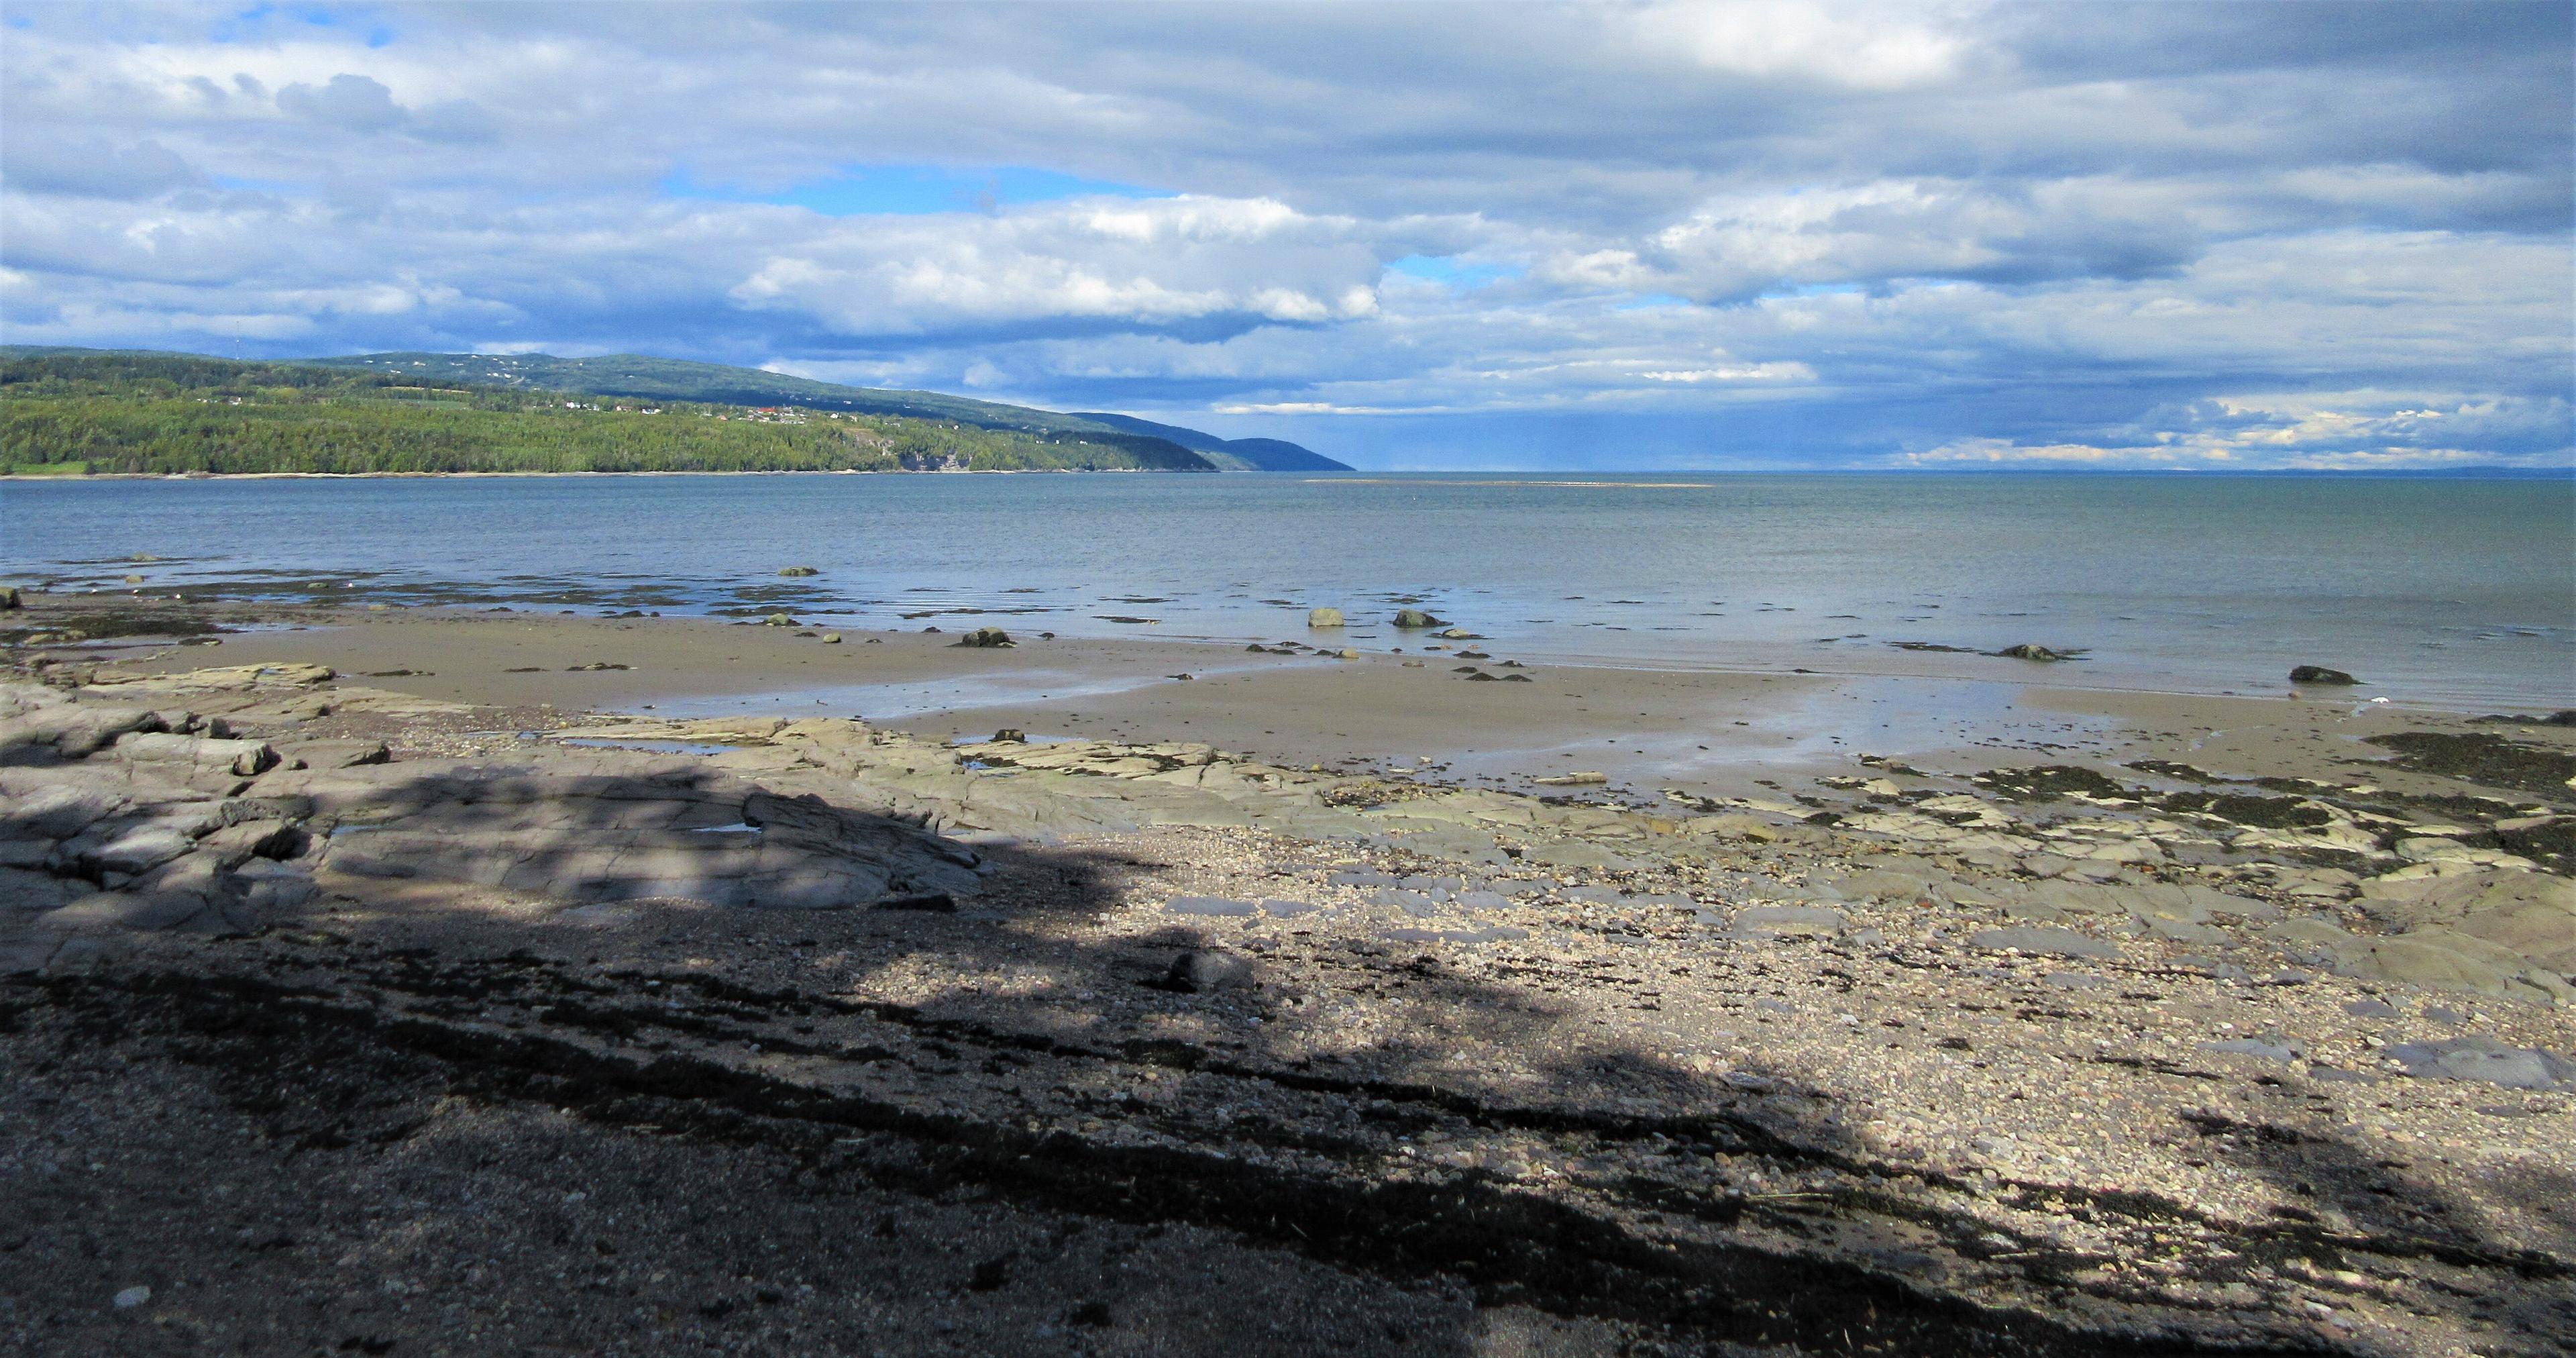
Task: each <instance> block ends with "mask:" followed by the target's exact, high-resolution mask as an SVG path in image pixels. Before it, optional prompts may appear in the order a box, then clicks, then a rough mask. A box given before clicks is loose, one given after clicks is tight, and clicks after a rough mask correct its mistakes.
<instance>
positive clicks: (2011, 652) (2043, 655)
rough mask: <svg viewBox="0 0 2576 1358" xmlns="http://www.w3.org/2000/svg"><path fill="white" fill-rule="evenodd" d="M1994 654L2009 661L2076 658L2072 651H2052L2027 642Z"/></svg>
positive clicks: (2007, 647)
mask: <svg viewBox="0 0 2576 1358" xmlns="http://www.w3.org/2000/svg"><path fill="white" fill-rule="evenodd" d="M1995 654H1996V655H1999V656H2003V657H2005V658H2006V659H2010V660H2039V661H2052V660H2072V659H2074V658H2075V656H2076V652H2073V651H2052V650H2050V649H2049V648H2047V647H2045V646H2038V645H2033V644H2032V643H2030V642H2027V641H2025V642H2023V643H2022V644H2020V645H2018V646H2006V647H2005V648H2003V649H2002V650H2000V651H1997V652H1995Z"/></svg>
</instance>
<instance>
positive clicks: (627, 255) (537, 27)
mask: <svg viewBox="0 0 2576 1358" xmlns="http://www.w3.org/2000/svg"><path fill="white" fill-rule="evenodd" d="M2459 9H2460V7H2451V8H2450V9H2447V10H2445V11H2443V13H2444V14H2445V15H2450V16H2456V15H2457V13H2458V11H2459ZM2547 9H2548V7H2532V6H2511V5H2505V6H2495V7H2479V8H2478V9H2477V12H2476V15H2475V21H2474V22H2470V21H2468V20H2466V19H2461V20H2460V21H2459V22H2448V23H2440V24H2428V22H2427V21H2426V20H2425V19H2424V17H2423V15H2422V14H2421V13H2419V12H2418V11H2415V10H2411V9H2408V8H2406V7H2403V6H2379V7H2372V8H2368V9H2365V10H2359V11H2347V10H2333V11H2328V10H2324V9H2310V8H2282V7H2277V6H2253V7H2232V6H2226V5H2204V6H2191V7H2149V8H2144V9H2135V10H2131V9H2120V10H2104V9H2098V8H2092V7H2074V6H2060V7H2037V8H2003V9H1995V8H1988V7H1985V6H1982V5H1973V4H1959V5H1939V6H1869V5H1768V4H1719V5H1698V4H1692V5H1680V4H1646V5H1637V6H1618V7H1608V8H1583V7H1539V6H1502V7H1490V8H1487V9H1484V10H1479V11H1476V12H1475V22H1473V23H1465V24H1462V23H1460V22H1459V16H1460V15H1461V14H1462V13H1463V12H1462V11H1459V10H1455V9H1441V8H1436V7H1435V8H1428V9H1419V10H1417V9H1411V8H1406V7H1328V8H1320V9H1318V8H1297V9H1293V10H1270V9H1265V8H1261V7H1251V6H1228V7H1170V8H1164V7H1156V8H1146V9H1135V10H1129V9H1119V8H1110V7H1093V8H1085V9H1081V10H1050V9H1043V8H1041V9H1034V10H1014V11H1010V12H1009V15H1008V17H1007V19H1006V18H1004V17H1003V15H1002V12H1000V11H994V10H989V9H983V8H980V7H975V6H944V7H935V8H904V9H898V8H889V7H872V8H865V9H842V8H838V7H824V6H806V7H792V8H789V9H786V10H766V9H758V8H751V7H698V8H693V7H684V6H672V7H654V8H651V9H649V10H644V11H637V10H632V9H627V8H612V7H596V6H595V7H585V8H580V9H558V8H553V7H548V6H541V5H521V6H507V7H469V6H431V7H421V8H412V9H402V10H397V11H393V12H391V13H390V14H389V15H377V14H375V13H373V12H368V13H366V14H360V13H359V12H357V11H333V10H313V11H309V12H299V13H297V14H293V15H289V14H284V13H276V12H264V11H248V12H238V11H229V10H216V9H186V8H148V9H124V10H102V11H92V10H86V9H83V10H74V9H71V8H70V7H44V6H29V7H22V8H21V10H19V11H14V12H13V15H12V18H13V22H14V21H20V20H23V21H24V27H21V28H13V29H12V31H11V37H10V59H9V61H8V63H7V64H6V66H5V67H0V268H5V270H6V271H7V273H6V280H5V288H0V321H5V322H6V325H7V329H8V332H9V336H10V338H12V339H18V340H28V341H37V340H42V341H48V342H64V343H95V344H146V343H148V344H158V345H168V346H172V347H189V346H191V345H201V346H214V345H215V344H216V342H217V341H221V342H222V344H223V346H225V347H230V346H233V345H235V343H236V342H237V341H238V342H242V343H250V344H265V345H266V350H265V351H267V352H279V353H295V352H315V351H324V350H335V349H336V350H349V349H358V348H369V347H384V348H394V347H434V348H451V349H460V350H465V349H477V350H489V351H493V352H509V351H519V350H524V349H527V348H530V347H537V346H542V347H547V348H550V349H554V350H557V351H561V352H607V351H615V350H622V349H641V350H646V351H654V352H664V353H673V354H680V355H685V356H691V357H703V358H709V359H716V360H720V361H739V362H750V363H756V364H769V365H774V366H779V367H781V369H782V370H786V371H801V372H809V373H813V374H816V375H827V376H832V377H836V378H839V379H841V380H853V381H866V382H886V383H895V384H902V385H920V386H933V387H936V386H941V385H951V386H972V387H974V388H975V389H977V390H979V391H983V392H988V393H991V394H994V395H997V396H1006V397H1018V398H1022V399H1028V400H1032V401H1039V402H1044V403H1049V404H1055V405H1060V406H1074V407H1088V408H1100V407H1109V408H1120V409H1152V410H1159V411H1163V412H1165V413H1168V414H1173V415H1187V414H1189V413H1191V412H1193V411H1208V410H1219V409H1222V410H1231V411H1235V412H1238V413H1239V414H1241V415H1242V417H1243V418H1245V419H1252V418H1255V417H1256V416H1257V417H1259V418H1265V419H1270V420H1274V421H1276V423H1274V424H1272V425H1270V426H1269V428H1271V429H1272V430H1273V431H1275V432H1281V433H1285V434H1288V435H1290V436H1292V437H1293V436H1295V430H1296V427H1297V423H1298V422H1299V421H1301V420H1313V421H1319V422H1320V421H1329V420H1332V419H1335V418H1338V417H1339V416H1341V415H1345V414H1350V415H1359V414H1365V415H1367V416H1369V417H1370V419H1371V420H1376V421H1379V422H1381V423H1383V422H1385V419H1386V417H1388V416H1390V415H1393V414H1397V413H1401V412H1451V413H1458V414H1474V413H1479V412H1482V413H1492V414H1527V415H1545V414H1549V413H1555V412H1581V413H1585V414H1589V415H1596V416H1601V417H1604V418H1608V417H1616V418H1620V419H1634V420H1638V421H1654V420H1667V421H1688V420H1693V419H1696V420H1700V421H1702V424H1700V425H1699V426H1677V427H1701V428H1706V427H1711V426H1709V425H1708V424H1707V423H1706V417H1707V416H1709V415H1711V414H1712V413H1715V412H1730V413H1732V414H1735V415H1742V416H1745V417H1747V418H1751V417H1753V416H1755V415H1757V414H1759V413H1760V412H1763V411H1781V412H1791V413H1784V414H1782V415H1781V417H1780V422H1779V423H1778V424H1777V425H1776V426H1772V428H1775V429H1776V430H1777V431H1779V437H1781V438H1782V439H1785V440H1787V442H1785V443H1783V445H1782V454H1781V455H1783V456H1786V457H1791V458H1798V457H1806V458H1812V459H1817V460H1843V461H1864V462H1865V461H1870V460H1873V459H1877V458H1881V457H1883V456H1885V455H1886V454H1887V453H1888V452H1889V450H1891V449H1897V450H1907V449H1911V450H1920V451H1916V452H1913V453H1912V454H1910V455H1911V456H1914V457H1917V458H1921V459H1938V458H1951V459H1972V460H1993V461H2010V460H2016V459H2021V460H2027V459H2039V460H2057V461H2065V462H2078V461H2085V460H2088V459H2089V460H2092V461H2095V462H2105V463H2107V462H2114V461H2120V460H2128V461H2137V462H2142V463H2147V462H2156V461H2159V460H2164V461H2191V460H2194V459H2198V460H2201V461H2213V462H2214V461H2218V460H2227V461H2230V462H2232V463H2234V464H2237V465H2255V464H2263V465H2283V464H2286V463H2287V462H2289V461H2291V460H2295V459H2301V458H2321V459H2327V460H2328V461H2329V462H2336V461H2337V460H2340V462H2367V461H2368V460H2370V459H2374V458H2376V459H2387V458H2406V457H2415V458H2420V459H2439V458H2444V457H2451V456H2454V455H2459V456H2487V457H2491V458H2493V459H2496V460H2514V459H2522V460H2529V459H2533V458H2543V459H2545V458H2548V457H2552V456H2558V457H2564V456H2565V449H2566V448H2567V446H2568V445H2569V444H2570V443H2571V442H2576V438H2571V436H2570V434H2569V432H2568V418H2569V417H2568V413H2567V409H2566V403H2565V400H2564V397H2565V394H2566V392H2567V389H2568V387H2569V372H2570V370H2571V366H2576V359H2571V344H2570V334H2571V331H2576V306H2571V303H2570V298H2569V293H2568V289H2567V286H2566V279H2567V277H2568V276H2569V273H2570V271H2571V264H2576V256H2571V251H2570V231H2569V226H2568V222H2567V220H2566V213H2565V204H2566V202H2567V201H2568V196H2569V193H2570V184H2571V180H2576V169H2571V166H2576V151H2571V144H2576V138H2571V135H2570V133H2569V129H2568V125H2567V120H2566V118H2565V116H2564V113H2565V110H2566V108H2567V107H2568V106H2569V103H2570V93H2569V89H2570V83H2571V81H2570V75H2569V67H2570V63H2569V62H2568V61H2567V59H2566V58H2567V55H2568V53H2567V50H2566V49H2567V39H2566V34H2565V32H2564V24H2563V22H2559V21H2558V20H2554V19H2550V17H2549V13H2548V12H2544V11H2547ZM314 18H321V19H326V20H331V21H332V22H325V23H314V22H309V21H308V20H311V19H314ZM2544 20H2547V22H2544ZM379 21H381V22H383V23H384V25H385V27H386V30H387V31H386V33H385V34H383V35H382V37H383V38H384V41H382V43H381V45H374V46H371V45H369V36H368V32H367V30H368V29H369V28H370V26H371V25H373V24H375V23H377V22H379ZM1427 53H1437V54H1439V59H1438V60H1427V59H1426V58H1425V54H1427ZM2472 73H2473V74H2472ZM870 166H874V167H889V166H890V167H897V169H895V170H894V171H891V172H890V173H894V174H897V175H899V174H900V173H902V170H901V168H900V167H908V166H927V167H935V168H937V169H939V170H940V171H942V172H952V173H968V174H974V173H982V172H984V171H986V170H994V169H998V168H999V167H1023V168H1025V169H1026V170H1029V171H1037V172H1045V173H1047V174H1052V175H1056V176H1061V177H1062V179H1063V181H1064V183H1065V184H1067V185H1068V186H1069V187H1066V188H1063V189H1059V190H1054V191H1050V192H1049V193H1046V194H1041V195H1039V197H1038V199H1037V200H1034V201H1032V200H1027V199H1023V200H1020V201H1012V200H1010V199H1009V198H1008V197H1007V196H1004V197H1003V198H1002V199H1001V201H998V202H996V203H995V204H994V205H993V206H992V209H991V210H990V211H972V210H958V211H942V212H936V213H927V214H921V213H914V212H909V211H906V212H893V211H878V210H873V207H881V206H883V205H881V204H880V205H872V204H871V203H869V202H867V201H852V202H848V203H834V202H831V201H829V200H827V199H825V198H821V197H815V196H813V195H812V194H809V193H802V192H801V191H800V186H802V188H807V189H810V188H811V186H813V185H817V184H826V183H834V182H841V181H843V180H847V179H849V178H851V176H849V175H848V174H846V173H845V172H847V171H849V170H851V169H852V167H860V168H866V167H870ZM996 182H997V183H998V182H999V181H998V179H997V181H996ZM681 183H686V184H698V185H719V186H724V187H725V189H726V191H728V192H733V191H739V192H740V193H741V194H745V195H759V196H769V197H775V198H780V199H782V200H784V201H780V202H766V203H764V202H735V201H715V200H710V199H706V198H700V197H691V196H686V195H684V194H681V193H679V192H676V191H675V190H674V189H673V188H672V187H671V186H672V185H674V184H681ZM1118 185H1132V186H1136V188H1135V189H1132V190H1120V189H1116V188H1115V186H1118ZM1104 189H1106V190H1107V191H1102V190H1104ZM1139 192H1142V193H1144V194H1146V195H1147V196H1141V197H1140V196H1136V195H1137V193H1139ZM797 203H805V204H807V206H798V205H795V204H797ZM823 208H828V209H830V210H829V211H828V212H827V211H824V210H820V209H823ZM1401 260H1413V261H1415V263H1412V264H1407V265H1404V266H1402V268H1400V269H1397V270H1395V271H1390V268H1389V266H1390V265H1394V264H1396V262H1397V261H1401ZM1422 260H1430V261H1434V263H1433V264H1432V265H1430V266H1428V271H1429V272H1431V273H1432V274H1433V275H1434V276H1433V277H1427V278H1426V277H1417V276H1411V275H1408V274H1407V273H1406V272H1404V271H1403V269H1413V270H1414V271H1415V272H1416V273H1420V272H1423V271H1424V270H1423V269H1422V268H1420V267H1417V266H1418V265H1419V264H1420V261H1422ZM2248 393H2253V394H2252V395H2249V394H2248ZM2315 393H2341V395H2334V396H2331V397H2328V396H2318V395H2315ZM2354 393H2362V395H2354ZM2303 400H2304V401H2309V402H2310V404H2309V405H2308V406H2301V405H2300V404H2299V402H2301V401H2303ZM2425 410H2434V411H2438V412H2440V413H2438V414H2435V415H2425V414H2422V413H2420V412H2422V411H2425ZM2410 411H2411V412H2418V413H2415V414H2408V413H2407V412H2410ZM2410 422H2411V423H2410ZM1639 427H1644V426H1642V425H1641V426H1639ZM1726 427H1730V428H1731V427H1734V424H1733V422H1732V421H1730V422H1729V423H1728V424H1727V426H1726ZM2436 431H2438V432H2436ZM1388 437H1393V436H1392V435H1389V436H1388Z"/></svg>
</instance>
